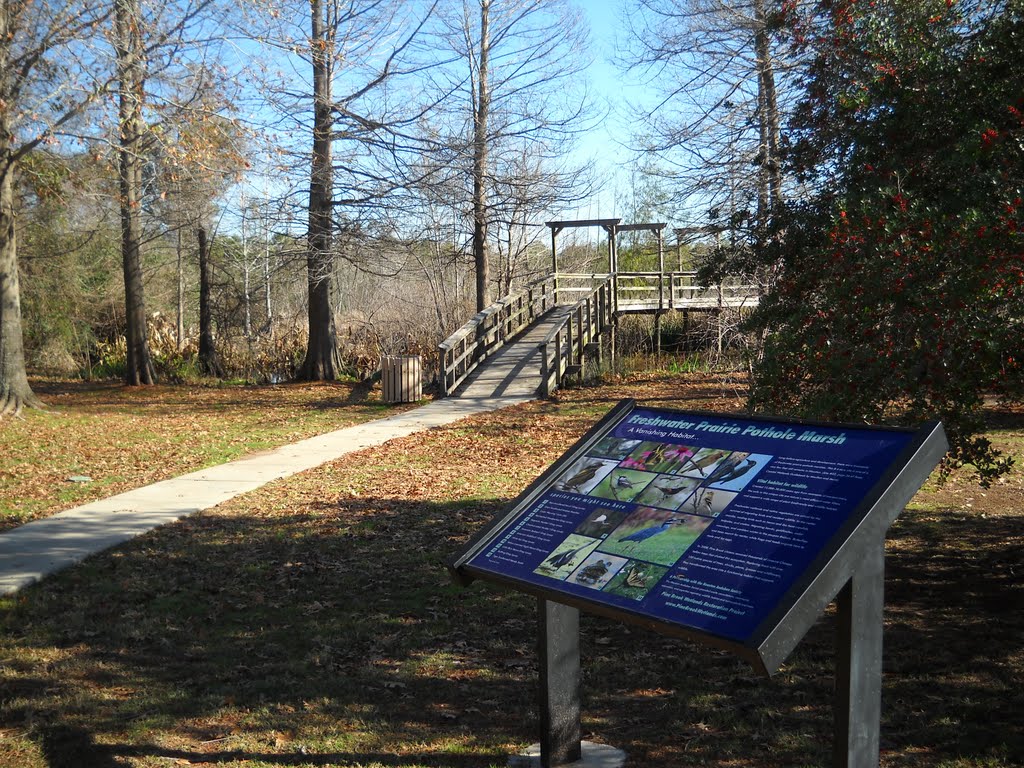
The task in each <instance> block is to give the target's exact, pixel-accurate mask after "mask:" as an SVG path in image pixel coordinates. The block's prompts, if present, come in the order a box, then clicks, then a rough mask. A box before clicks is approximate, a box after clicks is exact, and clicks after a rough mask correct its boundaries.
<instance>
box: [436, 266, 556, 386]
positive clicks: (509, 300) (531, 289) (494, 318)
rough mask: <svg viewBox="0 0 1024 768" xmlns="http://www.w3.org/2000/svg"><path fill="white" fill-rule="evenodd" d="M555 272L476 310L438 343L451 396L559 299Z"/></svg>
mask: <svg viewBox="0 0 1024 768" xmlns="http://www.w3.org/2000/svg"><path fill="white" fill-rule="evenodd" d="M556 286H557V283H556V278H555V276H554V275H547V276H546V277H542V278H538V279H537V280H534V281H533V282H531V283H528V284H527V285H526V287H525V288H523V289H522V290H519V291H516V292H515V293H510V294H509V295H508V296H505V297H503V298H501V299H498V300H497V301H496V302H494V303H493V304H491V305H490V306H488V307H486V308H484V309H483V310H481V311H480V312H477V313H476V314H475V315H474V316H473V317H472V318H471V319H470V320H469V322H467V323H466V324H465V325H463V326H462V327H461V328H459V329H458V330H457V331H455V333H453V334H452V335H451V336H449V337H448V338H447V339H445V340H444V341H442V342H441V343H440V344H439V345H438V350H439V352H440V355H439V357H440V365H441V370H440V378H441V388H442V389H443V390H444V395H445V396H448V395H450V394H451V393H452V392H454V391H455V389H456V388H457V387H458V386H459V385H460V384H461V383H462V382H463V381H465V380H466V377H467V376H469V374H470V373H472V372H473V371H474V370H475V369H476V367H477V366H478V365H480V363H481V362H483V361H484V360H486V359H487V358H488V357H489V356H490V355H492V354H494V353H495V352H497V351H498V350H499V349H501V348H502V347H503V346H505V343H506V342H507V341H509V340H510V339H512V338H513V337H515V336H516V335H518V334H519V333H520V332H521V331H523V330H525V329H526V328H527V327H528V326H529V325H530V324H531V323H532V322H533V321H534V320H536V319H537V318H538V317H540V316H541V315H543V314H544V313H545V312H547V311H548V309H550V308H552V307H554V306H555V304H556V303H557V301H558V295H557V293H558V291H557V287H556Z"/></svg>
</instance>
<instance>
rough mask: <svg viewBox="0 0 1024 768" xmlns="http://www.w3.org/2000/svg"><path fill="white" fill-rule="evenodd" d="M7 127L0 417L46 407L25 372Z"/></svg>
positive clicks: (2, 183) (1, 195) (2, 155)
mask: <svg viewBox="0 0 1024 768" xmlns="http://www.w3.org/2000/svg"><path fill="white" fill-rule="evenodd" d="M0 120H2V118H0ZM5 128H6V126H4V125H3V124H2V123H0V416H4V415H6V414H8V413H12V414H15V415H17V414H19V413H21V409H22V408H23V407H25V406H30V407H34V408H42V407H43V404H42V403H41V402H40V401H39V399H38V398H37V397H36V396H35V394H33V392H32V388H31V387H30V386H29V383H28V375H27V373H26V371H25V348H24V346H23V343H24V342H23V339H22V330H21V291H20V287H19V283H18V240H17V232H16V230H15V207H14V175H15V173H16V167H17V166H16V163H15V160H14V158H13V157H11V155H10V152H7V151H5V149H4V148H6V147H7V145H8V142H7V140H6V136H9V133H7V132H6V131H5Z"/></svg>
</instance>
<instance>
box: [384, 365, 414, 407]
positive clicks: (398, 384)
mask: <svg viewBox="0 0 1024 768" xmlns="http://www.w3.org/2000/svg"><path fill="white" fill-rule="evenodd" d="M380 383H381V388H382V389H383V390H384V402H385V403H415V402H416V401H417V400H421V399H422V398H423V376H422V373H421V371H420V356H419V355H384V356H383V357H382V358H381V359H380Z"/></svg>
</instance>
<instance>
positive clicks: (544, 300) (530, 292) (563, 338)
mask: <svg viewBox="0 0 1024 768" xmlns="http://www.w3.org/2000/svg"><path fill="white" fill-rule="evenodd" d="M755 306H757V291H756V288H755V287H754V286H750V285H745V284H741V283H738V282H737V283H725V284H722V285H714V286H702V285H698V284H697V283H696V275H695V273H693V272H665V273H659V272H618V273H603V274H602V273H595V274H564V273H553V274H550V275H547V276H545V277H543V278H541V279H539V280H535V281H534V282H532V283H530V284H529V285H527V286H526V287H525V288H523V289H522V290H519V291H516V292H515V293H512V294H509V295H508V296H505V297H503V298H501V299H499V300H498V301H496V302H495V303H494V304H492V305H491V306H489V307H487V308H486V309H485V310H483V311H482V312H478V313H477V314H476V315H475V316H474V317H473V318H471V319H470V320H469V322H467V323H466V324H465V325H463V326H462V327H461V328H460V329H459V330H458V331H456V332H455V333H453V334H452V335H451V336H449V337H448V338H447V339H445V340H444V341H443V342H442V343H441V344H440V347H439V352H440V376H439V378H440V381H441V384H442V388H443V390H444V394H445V395H455V396H458V397H461V398H474V399H475V398H486V397H495V396H524V397H534V396H536V395H537V394H540V395H541V396H543V397H547V396H548V395H549V394H550V393H551V392H552V391H553V390H554V389H556V388H558V387H559V386H561V384H562V379H563V377H565V376H568V375H573V374H576V373H579V372H582V370H583V366H584V365H585V364H586V362H587V360H588V358H597V359H600V357H601V355H602V354H603V350H604V347H605V346H606V344H605V342H607V346H608V347H609V353H610V354H611V355H613V356H614V354H615V329H616V326H617V323H618V320H619V318H620V317H621V316H622V315H626V314H637V313H643V314H653V315H654V316H655V318H656V319H657V322H660V318H661V317H662V316H663V315H664V314H666V313H668V312H684V313H686V312H704V313H708V312H710V313H718V314H719V315H721V313H722V312H723V311H725V310H730V311H744V310H746V309H752V308H753V307H755Z"/></svg>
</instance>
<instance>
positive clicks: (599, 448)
mask: <svg viewBox="0 0 1024 768" xmlns="http://www.w3.org/2000/svg"><path fill="white" fill-rule="evenodd" d="M642 442H643V441H642V440H630V439H629V438H624V437H605V438H602V439H601V440H600V441H599V442H598V443H597V445H595V446H594V447H593V449H591V451H590V454H591V455H592V456H605V457H607V458H609V459H615V460H616V461H621V460H622V459H624V458H626V457H627V456H628V455H629V454H631V453H632V452H633V451H635V450H636V449H637V448H638V447H639V446H640V444H641V443H642Z"/></svg>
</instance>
